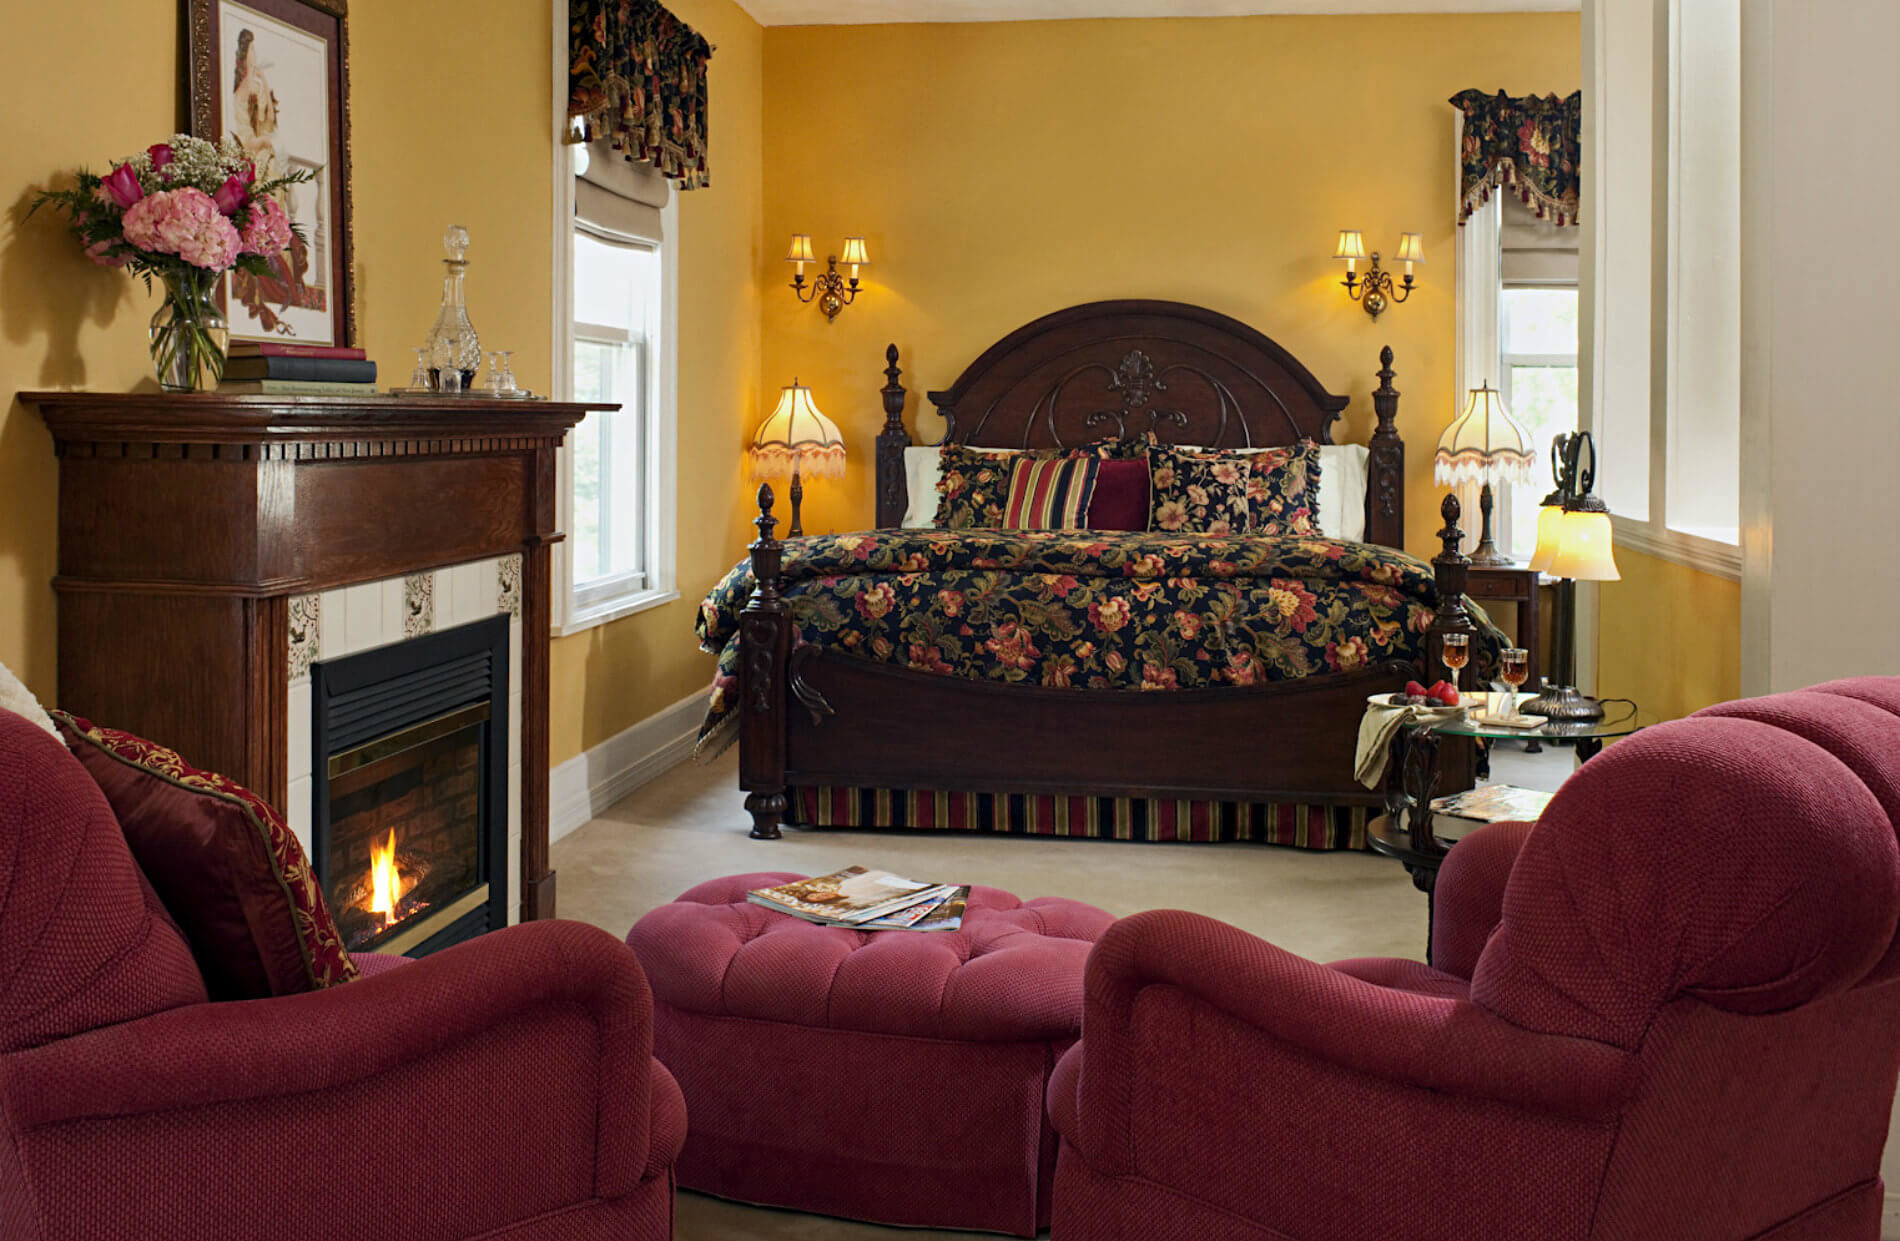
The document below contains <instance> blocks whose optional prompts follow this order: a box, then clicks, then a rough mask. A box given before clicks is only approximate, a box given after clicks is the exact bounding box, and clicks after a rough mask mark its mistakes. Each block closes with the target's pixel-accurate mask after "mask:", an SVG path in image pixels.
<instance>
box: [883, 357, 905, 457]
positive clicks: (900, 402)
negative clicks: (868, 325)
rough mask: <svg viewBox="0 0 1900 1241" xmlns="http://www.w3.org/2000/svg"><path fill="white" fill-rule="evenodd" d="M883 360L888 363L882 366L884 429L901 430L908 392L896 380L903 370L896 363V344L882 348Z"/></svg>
mask: <svg viewBox="0 0 1900 1241" xmlns="http://www.w3.org/2000/svg"><path fill="white" fill-rule="evenodd" d="M884 361H885V362H886V363H888V365H887V366H885V368H884V380H885V382H884V387H883V389H882V392H881V395H882V396H883V397H884V429H885V430H886V431H902V430H903V429H904V402H905V400H906V399H907V398H908V397H909V395H910V394H909V393H908V392H906V391H905V389H904V385H903V384H900V383H898V382H897V380H898V377H899V376H901V375H902V374H903V373H904V372H903V371H902V370H901V369H900V368H899V367H898V365H897V346H896V345H894V344H893V345H890V346H889V347H887V348H886V349H885V350H884ZM908 438H909V437H906V439H908Z"/></svg>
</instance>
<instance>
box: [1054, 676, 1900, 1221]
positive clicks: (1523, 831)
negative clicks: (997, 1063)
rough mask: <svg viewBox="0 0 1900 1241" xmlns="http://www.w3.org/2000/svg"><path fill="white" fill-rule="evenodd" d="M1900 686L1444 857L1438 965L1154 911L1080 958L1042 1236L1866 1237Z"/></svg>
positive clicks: (1689, 730) (1898, 919)
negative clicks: (1320, 948)
mask: <svg viewBox="0 0 1900 1241" xmlns="http://www.w3.org/2000/svg"><path fill="white" fill-rule="evenodd" d="M1896 823H1900V680H1863V681H1852V682H1837V683H1834V684H1831V685H1826V686H1820V687H1817V688H1816V689H1814V690H1809V691H1804V692H1801V693H1797V694H1786V695H1781V696H1778V697H1773V698H1765V699H1755V700H1750V701H1746V702H1738V703H1729V704H1725V705H1724V706H1722V707H1719V708H1715V709H1712V710H1710V711H1707V712H1704V713H1702V715H1701V716H1699V717H1696V718H1692V719H1689V720H1684V721H1679V722H1676V723H1672V724H1665V725H1662V726H1660V727H1657V728H1653V729H1650V730H1648V731H1646V732H1644V733H1642V734H1639V735H1638V736H1636V737H1633V738H1631V739H1629V740H1627V741H1623V742H1621V743H1619V744H1617V745H1616V746H1614V747H1612V748H1611V749H1610V750H1608V751H1606V752H1605V753H1604V754H1603V755H1601V756H1600V757H1598V758H1595V759H1592V760H1591V761H1590V762H1589V763H1588V764H1587V765H1586V766H1585V767H1584V768H1583V769H1582V770H1580V771H1579V772H1578V773H1577V775H1575V776H1574V777H1572V779H1571V780H1570V781H1569V782H1568V783H1567V784H1566V785H1565V787H1564V789H1563V791H1562V792H1561V793H1559V794H1558V796H1557V797H1556V798H1555V799H1554V800H1553V801H1552V803H1551V805H1550V808H1549V810H1548V811H1547V812H1546V814H1545V816H1544V818H1543V819H1542V821H1541V822H1540V823H1539V824H1538V825H1537V827H1536V828H1535V829H1534V830H1533V829H1531V828H1529V827H1526V826H1525V825H1523V824H1499V825H1495V826H1492V827H1489V828H1486V829H1483V830H1481V831H1479V832H1476V833H1474V834H1472V835H1471V836H1469V837H1467V838H1466V839H1465V840H1463V841H1461V842H1460V843H1459V844H1458V846H1457V847H1456V848H1455V849H1453V850H1452V852H1451V854H1450V856H1449V857H1448V858H1447V860H1446V863H1445V866H1444V868H1443V870H1442V871H1441V872H1440V874H1439V878H1438V889H1437V896H1438V903H1437V921H1436V923H1435V925H1434V943H1435V952H1436V960H1435V961H1434V962H1433V965H1432V966H1426V965H1423V964H1419V963H1417V962H1406V961H1388V960H1362V961H1343V962H1338V963H1336V964H1334V965H1331V966H1326V965H1317V964H1314V963H1313V962H1310V961H1306V960H1303V959H1301V958H1299V957H1296V956H1293V955H1292V954H1290V953H1286V952H1282V951H1281V950H1279V949H1278V948H1275V947H1274V946H1272V945H1271V944H1268V943H1265V942H1264V941H1261V940H1259V939H1256V938H1254V937H1252V936H1250V935H1246V934H1244V933H1242V932H1240V931H1237V930H1235V929H1234V928H1232V927H1228V926H1225V925H1222V924H1220V923H1217V922H1213V921H1211V920H1209V919H1206V918H1202V917H1198V916H1196V915H1194V914H1189V913H1182V912H1178V911H1158V912H1153V913H1145V914H1138V915H1136V916H1135V917H1132V918H1127V919H1124V920H1123V921H1122V922H1120V923H1118V924H1116V925H1115V926H1114V927H1112V928H1110V930H1109V931H1108V933H1107V934H1106V935H1104V936H1103V938H1102V940H1101V942H1100V944H1099V945H1098V946H1097V948H1096V950H1095V952H1094V954H1093V956H1092V957H1091V959H1090V962H1089V970H1088V976H1087V981H1086V997H1087V998H1086V1005H1085V1008H1084V1015H1083V1023H1082V1041H1081V1043H1080V1044H1079V1045H1078V1046H1077V1047H1076V1048H1074V1049H1073V1050H1072V1051H1070V1052H1069V1053H1068V1054H1067V1055H1066V1056H1065V1057H1064V1058H1063V1060H1062V1061H1061V1063H1060V1064H1059V1065H1058V1066H1057V1068H1056V1071H1055V1075H1054V1077H1053V1079H1052V1081H1051V1083H1050V1088H1049V1106H1050V1111H1051V1117H1052V1119H1053V1121H1054V1123H1055V1127H1056V1128H1057V1130H1058V1131H1059V1132H1060V1133H1061V1134H1062V1145H1061V1151H1060V1156H1059V1162H1058V1166H1057V1172H1056V1185H1055V1219H1054V1233H1053V1236H1054V1238H1055V1241H1083V1239H1085V1238H1086V1239H1087V1241H1120V1239H1124V1238H1126V1239H1130V1241H1132V1239H1134V1238H1143V1239H1144V1241H1155V1239H1166V1238H1203V1237H1218V1238H1222V1239H1223V1241H1252V1239H1262V1241H1264V1239H1273V1241H1286V1239H1297V1241H1361V1239H1367V1238H1375V1237H1376V1238H1392V1239H1393V1241H1401V1239H1402V1241H1435V1239H1438V1238H1444V1239H1446V1241H1454V1239H1455V1241H1468V1239H1470V1238H1479V1237H1482V1238H1486V1239H1487V1241H1499V1239H1504V1238H1527V1239H1532V1238H1534V1239H1535V1241H1564V1239H1566V1238H1578V1239H1582V1238H1589V1239H1592V1241H1610V1239H1613V1238H1623V1239H1628V1241H1658V1239H1660V1238H1670V1239H1671V1241H1742V1239H1744V1238H1753V1239H1757V1241H1769V1239H1771V1238H1772V1239H1773V1241H1822V1239H1823V1238H1825V1239H1826V1241H1852V1239H1856V1238H1864V1239H1866V1241H1872V1239H1873V1238H1875V1237H1877V1236H1878V1235H1879V1217H1880V1208H1881V1197H1882V1185H1881V1181H1880V1176H1879V1164H1880V1153H1881V1148H1882V1146H1883V1144H1884V1143H1885V1141H1886V1137H1887V1120H1888V1113H1889V1110H1890V1108H1891V1106H1892V1103H1893V1097H1894V1088H1895V1083H1896V1079H1897V1078H1900V981H1896V978H1900V940H1896V936H1895V931H1896V927H1897V926H1900V845H1897V844H1896V836H1895V830H1896Z"/></svg>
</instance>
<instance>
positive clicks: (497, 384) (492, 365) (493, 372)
mask: <svg viewBox="0 0 1900 1241" xmlns="http://www.w3.org/2000/svg"><path fill="white" fill-rule="evenodd" d="M482 386H483V387H484V388H486V389H487V390H488V392H489V395H491V396H502V395H505V394H506V393H507V391H508V389H507V388H506V387H504V386H503V384H502V374H501V354H500V353H499V352H496V353H491V354H489V355H488V375H487V377H486V378H484V379H483V380H482Z"/></svg>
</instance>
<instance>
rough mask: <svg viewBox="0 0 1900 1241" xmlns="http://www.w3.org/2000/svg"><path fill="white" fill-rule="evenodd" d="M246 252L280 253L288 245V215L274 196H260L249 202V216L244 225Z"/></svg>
mask: <svg viewBox="0 0 1900 1241" xmlns="http://www.w3.org/2000/svg"><path fill="white" fill-rule="evenodd" d="M243 241H244V252H245V253H246V254H282V253H283V252H284V251H285V250H286V249H288V248H289V246H290V217H289V216H287V215H285V214H284V209H283V207H282V206H280V205H279V204H278V202H277V200H276V199H274V198H260V199H257V200H256V201H255V202H253V203H252V204H251V218H250V219H249V220H248V221H247V222H246V223H245V225H244V232H243Z"/></svg>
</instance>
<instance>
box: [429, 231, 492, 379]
mask: <svg viewBox="0 0 1900 1241" xmlns="http://www.w3.org/2000/svg"><path fill="white" fill-rule="evenodd" d="M442 248H443V249H444V250H446V251H448V255H449V256H448V257H447V258H445V259H443V260H442V266H443V268H444V269H445V271H444V274H443V277H442V309H441V310H440V311H439V312H437V314H436V316H435V326H434V327H433V328H431V329H430V331H429V344H430V349H431V351H432V352H431V361H432V363H433V365H434V373H433V374H432V376H431V378H432V379H434V381H435V382H434V383H433V384H431V385H430V386H431V387H434V388H436V389H438V390H440V391H443V392H463V391H467V390H468V389H470V388H472V387H474V386H475V372H476V371H477V370H479V369H480V368H481V365H482V342H481V338H480V337H479V336H477V335H476V334H475V325H474V324H473V323H471V322H470V321H469V317H468V303H467V300H466V291H465V290H464V288H463V281H464V279H465V278H466V276H467V274H468V230H467V229H465V228H463V227H462V226H461V225H460V224H456V225H453V226H452V227H450V229H449V231H448V232H446V233H444V234H442ZM444 369H454V370H457V371H460V372H461V376H460V379H459V380H458V382H457V383H456V384H455V386H454V387H452V388H451V387H450V386H449V385H448V384H447V383H446V382H445V379H446V377H445V376H444V375H443V374H442V371H443V370H444Z"/></svg>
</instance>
